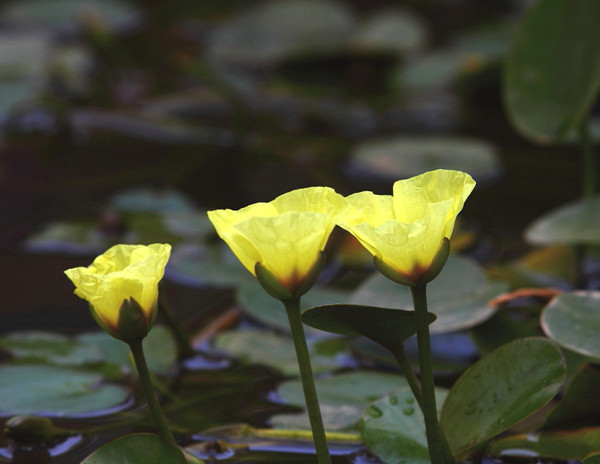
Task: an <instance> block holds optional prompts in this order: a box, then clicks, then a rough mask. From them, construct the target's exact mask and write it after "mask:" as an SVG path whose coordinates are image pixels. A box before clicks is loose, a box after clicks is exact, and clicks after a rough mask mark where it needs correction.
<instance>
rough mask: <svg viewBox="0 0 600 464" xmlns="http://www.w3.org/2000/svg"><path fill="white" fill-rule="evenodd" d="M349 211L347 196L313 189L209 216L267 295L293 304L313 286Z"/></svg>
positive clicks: (323, 189)
mask: <svg viewBox="0 0 600 464" xmlns="http://www.w3.org/2000/svg"><path fill="white" fill-rule="evenodd" d="M345 206H346V200H345V199H344V197H343V196H341V195H339V194H338V193H336V192H335V191H334V190H333V189H331V188H329V187H309V188H304V189H298V190H293V191H291V192H288V193H285V194H283V195H281V196H279V197H277V198H276V199H275V200H273V201H271V202H270V203H255V204H253V205H250V206H246V207H245V208H242V209H240V210H238V211H232V210H229V209H225V210H215V211H209V212H208V217H209V219H210V220H211V222H212V223H213V225H214V226H215V229H216V230H217V233H218V234H219V236H220V237H221V238H222V239H223V240H224V241H225V242H226V243H227V245H229V247H230V248H231V250H232V251H233V252H234V253H235V255H236V256H237V257H238V259H239V260H240V261H241V263H242V264H243V265H244V267H246V269H248V271H250V272H251V273H252V274H253V275H255V276H257V277H258V280H259V282H260V283H261V285H263V287H265V290H267V292H269V293H270V294H271V295H273V296H275V297H276V298H279V299H289V298H292V297H298V296H300V295H301V294H302V293H304V292H306V291H308V289H309V288H310V286H311V285H312V284H313V283H314V279H316V277H317V274H318V269H317V268H318V264H320V256H321V252H322V251H323V249H324V248H325V244H326V243H327V239H328V238H329V235H330V234H331V231H332V230H333V228H334V227H335V220H336V217H337V215H338V214H339V213H340V212H341V211H342V210H343V209H344V208H345ZM266 280H269V283H267V282H266ZM265 285H266V286H265ZM267 287H268V288H267ZM275 287H278V288H277V289H276V288H275Z"/></svg>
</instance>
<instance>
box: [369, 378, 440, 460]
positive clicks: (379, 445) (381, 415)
mask: <svg viewBox="0 0 600 464" xmlns="http://www.w3.org/2000/svg"><path fill="white" fill-rule="evenodd" d="M446 394H447V392H446V390H442V389H439V388H438V389H436V400H437V405H438V407H439V405H441V404H442V403H443V402H444V399H445V397H446ZM360 431H361V434H362V437H363V441H364V443H365V445H366V446H367V448H369V450H370V451H371V452H372V453H373V454H375V455H376V456H378V457H379V458H381V459H382V460H383V461H384V462H385V463H386V464H429V462H430V460H429V451H428V449H427V437H426V435H425V420H424V419H423V413H422V412H421V410H420V409H419V405H418V404H417V402H416V401H415V397H414V396H413V394H412V392H411V391H410V389H408V388H406V389H401V390H396V391H393V392H391V393H389V394H387V395H385V396H384V397H382V398H380V399H378V400H377V401H375V402H374V403H372V404H371V405H369V407H368V408H367V409H366V410H365V412H364V414H363V416H362V420H361V422H360Z"/></svg>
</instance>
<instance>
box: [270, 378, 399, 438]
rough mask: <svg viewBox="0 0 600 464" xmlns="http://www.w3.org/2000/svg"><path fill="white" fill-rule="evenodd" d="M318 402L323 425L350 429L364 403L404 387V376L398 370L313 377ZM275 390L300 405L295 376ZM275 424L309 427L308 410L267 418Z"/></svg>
mask: <svg viewBox="0 0 600 464" xmlns="http://www.w3.org/2000/svg"><path fill="white" fill-rule="evenodd" d="M315 385H316V388H317V395H318V397H319V405H320V406H321V412H322V415H323V422H324V424H325V428H326V429H328V430H349V429H353V428H354V427H355V426H356V425H357V424H358V421H359V420H360V416H361V414H362V412H363V411H364V409H365V408H366V407H367V405H368V404H369V403H370V402H371V401H374V400H375V399H377V398H379V397H380V396H382V395H384V394H386V393H388V392H390V391H392V390H396V389H398V388H403V387H407V386H408V384H407V382H406V379H405V378H404V377H403V376H401V375H398V374H387V373H383V372H370V371H357V372H348V373H343V374H338V375H334V376H332V377H325V378H320V379H316V380H315ZM277 394H278V395H279V396H280V397H281V398H282V399H283V400H284V401H285V402H286V403H288V404H291V405H294V406H298V407H303V406H304V404H305V403H304V393H303V391H302V383H301V382H300V381H299V380H290V381H287V382H284V383H282V384H281V385H280V386H279V388H278V389H277ZM271 425H273V426H274V427H276V428H291V427H293V428H301V429H310V423H309V420H308V414H306V412H305V413H304V414H280V415H276V416H274V417H273V418H272V419H271Z"/></svg>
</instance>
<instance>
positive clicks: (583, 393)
mask: <svg viewBox="0 0 600 464" xmlns="http://www.w3.org/2000/svg"><path fill="white" fill-rule="evenodd" d="M598 391H600V369H598V367H596V366H592V365H584V366H582V367H581V368H580V369H579V370H578V371H577V373H576V374H575V375H574V376H573V378H572V379H571V381H570V382H569V383H568V385H567V387H566V388H565V392H564V394H563V396H562V397H561V399H560V401H559V403H558V404H557V405H556V406H555V407H554V408H552V410H551V411H550V413H549V414H548V416H547V417H546V419H545V420H544V424H543V428H544V429H558V428H573V427H582V426H589V425H598V417H600V396H599V395H598Z"/></svg>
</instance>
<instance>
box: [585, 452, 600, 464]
mask: <svg viewBox="0 0 600 464" xmlns="http://www.w3.org/2000/svg"><path fill="white" fill-rule="evenodd" d="M581 463H582V464H600V451H595V452H593V453H590V454H588V455H587V456H586V457H585V458H583V459H582V460H581Z"/></svg>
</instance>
